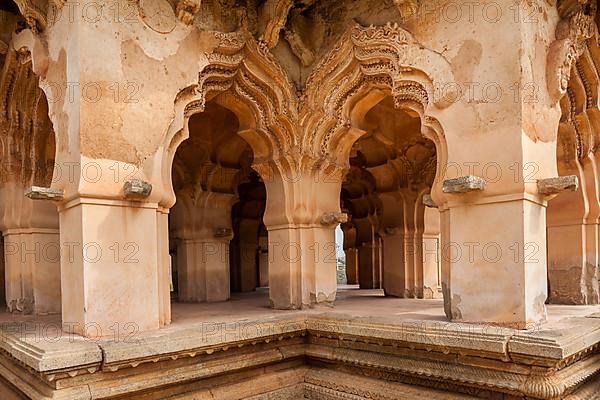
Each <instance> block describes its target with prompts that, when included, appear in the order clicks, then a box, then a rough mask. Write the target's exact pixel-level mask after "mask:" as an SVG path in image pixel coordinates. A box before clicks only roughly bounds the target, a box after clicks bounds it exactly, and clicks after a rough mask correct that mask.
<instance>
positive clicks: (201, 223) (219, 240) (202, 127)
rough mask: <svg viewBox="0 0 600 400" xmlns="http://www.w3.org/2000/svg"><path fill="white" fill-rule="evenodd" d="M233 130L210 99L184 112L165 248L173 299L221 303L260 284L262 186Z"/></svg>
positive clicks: (235, 124) (226, 113)
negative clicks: (195, 109) (185, 135)
mask: <svg viewBox="0 0 600 400" xmlns="http://www.w3.org/2000/svg"><path fill="white" fill-rule="evenodd" d="M238 131H239V120H238V118H237V117H236V115H235V114H234V113H233V112H232V111H230V110H229V109H227V108H225V107H223V106H221V105H219V104H218V102H217V101H211V102H209V103H208V104H207V105H206V107H205V109H204V111H203V112H201V113H198V114H195V115H193V116H192V117H191V118H190V120H189V138H188V139H187V140H186V141H184V142H183V143H182V144H181V145H180V146H179V148H178V149H177V152H176V153H175V157H174V161H173V177H172V178H173V188H174V191H175V195H176V199H177V201H176V203H175V205H174V206H173V208H172V209H171V213H170V217H169V232H170V235H169V239H170V240H169V242H170V245H169V247H170V253H171V260H172V262H171V265H172V281H173V284H172V290H173V292H172V299H174V300H176V301H180V302H194V303H197V302H216V301H226V300H229V299H230V297H231V293H232V292H248V291H253V290H255V289H256V288H257V287H259V286H261V284H264V285H265V286H268V266H266V267H265V266H264V265H261V262H263V263H264V262H265V260H268V256H266V251H267V246H266V242H267V241H266V239H265V237H266V230H265V229H264V226H263V223H262V220H263V214H264V208H265V200H266V190H265V185H264V183H263V182H262V180H261V179H260V177H259V176H258V174H257V173H256V172H255V171H254V170H253V169H252V168H251V166H252V162H253V153H252V149H251V148H250V146H249V145H248V144H247V143H246V142H245V141H244V140H243V139H242V138H241V137H240V136H239V135H238ZM261 266H262V269H261ZM265 268H266V270H265Z"/></svg>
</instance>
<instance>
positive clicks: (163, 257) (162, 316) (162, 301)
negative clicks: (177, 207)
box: [156, 206, 173, 327]
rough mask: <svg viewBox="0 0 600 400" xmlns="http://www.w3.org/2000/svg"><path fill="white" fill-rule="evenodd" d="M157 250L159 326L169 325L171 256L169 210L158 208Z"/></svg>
mask: <svg viewBox="0 0 600 400" xmlns="http://www.w3.org/2000/svg"><path fill="white" fill-rule="evenodd" d="M156 226H157V238H156V241H157V248H158V252H157V253H158V254H157V255H158V312H159V323H160V326H161V327H162V326H165V325H168V324H170V323H171V279H172V273H173V271H172V270H171V266H172V264H171V262H172V259H171V254H170V253H169V210H168V209H166V208H164V207H160V206H159V207H158V209H157V211H156Z"/></svg>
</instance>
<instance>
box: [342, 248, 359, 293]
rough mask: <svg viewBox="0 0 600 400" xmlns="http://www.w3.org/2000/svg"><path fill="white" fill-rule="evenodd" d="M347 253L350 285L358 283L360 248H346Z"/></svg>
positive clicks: (348, 281)
mask: <svg viewBox="0 0 600 400" xmlns="http://www.w3.org/2000/svg"><path fill="white" fill-rule="evenodd" d="M344 252H345V253H346V283H347V284H348V285H356V284H358V250H357V249H356V248H354V247H353V248H349V249H345V250H344Z"/></svg>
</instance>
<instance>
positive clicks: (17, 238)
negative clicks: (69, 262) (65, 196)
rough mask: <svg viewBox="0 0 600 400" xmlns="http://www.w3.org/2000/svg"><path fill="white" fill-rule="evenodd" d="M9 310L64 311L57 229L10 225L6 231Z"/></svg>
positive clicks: (6, 276) (6, 285)
mask: <svg viewBox="0 0 600 400" xmlns="http://www.w3.org/2000/svg"><path fill="white" fill-rule="evenodd" d="M4 253H5V254H4V256H5V275H4V276H5V287H6V306H7V309H8V311H10V312H15V313H23V314H37V315H44V314H58V313H60V311H61V295H60V290H61V284H60V282H61V281H60V239H59V231H58V229H44V228H26V229H9V230H7V231H5V233H4Z"/></svg>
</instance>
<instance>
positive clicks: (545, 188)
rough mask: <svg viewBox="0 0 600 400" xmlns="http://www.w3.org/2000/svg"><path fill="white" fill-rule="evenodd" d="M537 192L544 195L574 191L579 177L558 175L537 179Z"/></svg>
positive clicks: (577, 186) (577, 185)
mask: <svg viewBox="0 0 600 400" xmlns="http://www.w3.org/2000/svg"><path fill="white" fill-rule="evenodd" d="M537 187H538V192H539V193H540V194H543V195H545V196H549V195H553V194H558V193H560V192H576V191H577V189H578V188H579V178H577V176H576V175H567V176H559V177H556V178H547V179H538V181H537Z"/></svg>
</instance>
